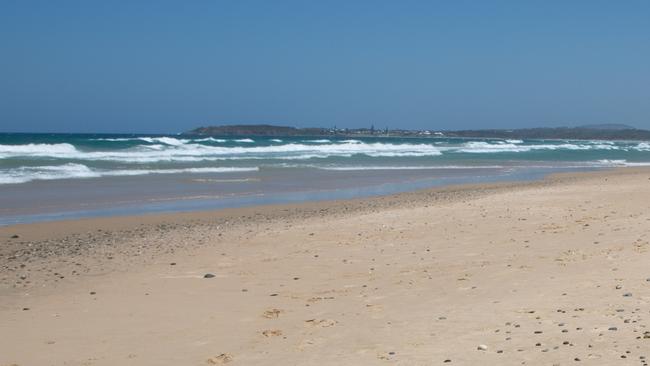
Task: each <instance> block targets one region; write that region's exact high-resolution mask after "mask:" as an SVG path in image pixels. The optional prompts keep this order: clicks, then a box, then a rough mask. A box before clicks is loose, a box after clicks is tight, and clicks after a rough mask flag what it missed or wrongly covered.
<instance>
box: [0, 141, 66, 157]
mask: <svg viewBox="0 0 650 366" xmlns="http://www.w3.org/2000/svg"><path fill="white" fill-rule="evenodd" d="M76 153H78V151H77V149H76V148H75V147H74V146H72V145H71V144H68V143H62V144H26V145H0V159H1V158H7V157H11V156H52V157H57V156H60V155H68V154H76Z"/></svg>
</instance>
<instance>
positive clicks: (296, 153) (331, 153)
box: [0, 138, 441, 163]
mask: <svg viewBox="0 0 650 366" xmlns="http://www.w3.org/2000/svg"><path fill="white" fill-rule="evenodd" d="M172 140H176V139H172ZM151 141H152V142H161V143H158V144H152V145H139V146H136V147H132V148H128V149H120V150H110V151H80V150H78V149H76V148H75V147H74V146H72V145H69V144H59V145H61V146H55V145H45V146H29V145H17V146H10V148H5V149H2V147H3V146H5V147H6V146H9V145H0V158H9V157H22V156H38V157H54V158H60V159H69V160H87V161H117V162H124V163H153V162H164V161H167V162H173V161H181V162H191V161H202V160H205V161H211V160H242V159H281V160H282V159H289V160H294V159H309V158H312V157H319V158H320V157H323V158H324V157H350V156H353V155H355V154H361V155H367V156H372V157H402V156H437V155H441V152H440V150H439V149H438V148H436V147H434V146H432V145H428V144H386V143H356V142H355V143H351V142H350V143H340V144H324V145H310V144H299V143H291V144H283V145H272V146H232V147H225V146H210V145H205V144H197V143H185V142H182V141H180V140H176V141H179V142H181V143H180V144H175V145H171V144H170V141H168V140H154V139H153V138H152V140H151ZM165 142H166V143H165ZM174 143H176V142H174ZM16 147H18V148H16Z"/></svg>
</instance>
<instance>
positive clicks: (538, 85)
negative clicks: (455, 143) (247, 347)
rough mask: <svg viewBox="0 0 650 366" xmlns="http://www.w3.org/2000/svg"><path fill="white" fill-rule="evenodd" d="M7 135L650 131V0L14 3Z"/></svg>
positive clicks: (4, 69) (1, 12) (4, 103)
mask: <svg viewBox="0 0 650 366" xmlns="http://www.w3.org/2000/svg"><path fill="white" fill-rule="evenodd" d="M0 47H1V49H2V52H0V54H1V57H0V130H3V131H25V132H35V131H48V132H165V133H174V132H180V131H185V130H188V129H191V128H193V127H196V126H199V125H209V124H230V123H261V122H264V123H275V124H282V125H293V126H333V125H337V126H339V127H363V126H368V125H370V124H374V125H375V126H379V127H385V126H387V127H391V128H431V129H460V128H514V127H531V126H560V125H579V124H593V123H627V124H631V125H634V126H637V127H641V128H650V2H648V1H621V2H615V1H439V2H438V1H354V2H353V1H246V0H237V1H226V0H210V1H191V2H190V1H175V2H172V1H114V2H113V1H91V0H86V1H65V0H62V1H23V0H4V1H1V2H0Z"/></svg>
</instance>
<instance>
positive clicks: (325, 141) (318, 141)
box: [304, 139, 332, 144]
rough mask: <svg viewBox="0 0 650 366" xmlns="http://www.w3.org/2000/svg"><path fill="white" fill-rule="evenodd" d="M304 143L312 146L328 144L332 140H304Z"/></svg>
mask: <svg viewBox="0 0 650 366" xmlns="http://www.w3.org/2000/svg"><path fill="white" fill-rule="evenodd" d="M304 142H311V143H313V144H329V143H330V142H332V140H328V139H318V140H305V141H304Z"/></svg>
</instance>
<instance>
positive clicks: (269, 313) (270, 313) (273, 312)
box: [262, 308, 282, 319]
mask: <svg viewBox="0 0 650 366" xmlns="http://www.w3.org/2000/svg"><path fill="white" fill-rule="evenodd" d="M281 313H282V310H280V309H275V308H274V309H269V310H266V311H264V314H262V316H263V317H265V318H267V319H275V318H277V317H279V316H280V314H281Z"/></svg>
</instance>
